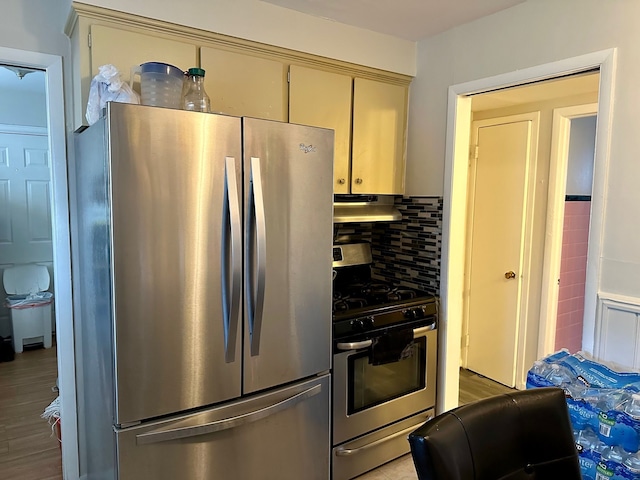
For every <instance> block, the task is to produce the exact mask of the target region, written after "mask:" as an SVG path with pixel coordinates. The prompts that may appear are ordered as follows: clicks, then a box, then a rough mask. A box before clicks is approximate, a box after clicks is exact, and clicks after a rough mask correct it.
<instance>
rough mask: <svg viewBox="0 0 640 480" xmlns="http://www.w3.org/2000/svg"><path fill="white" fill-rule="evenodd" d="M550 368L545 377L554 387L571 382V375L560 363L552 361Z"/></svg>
mask: <svg viewBox="0 0 640 480" xmlns="http://www.w3.org/2000/svg"><path fill="white" fill-rule="evenodd" d="M550 367H551V369H550V371H549V373H547V375H546V379H547V380H549V382H551V384H552V385H555V386H556V387H560V386H565V385H568V384H570V383H571V382H573V375H571V373H570V372H569V371H568V370H567V369H566V368H565V367H563V366H562V365H558V364H557V363H554V364H552V365H550Z"/></svg>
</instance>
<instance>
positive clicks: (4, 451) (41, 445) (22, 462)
mask: <svg viewBox="0 0 640 480" xmlns="http://www.w3.org/2000/svg"><path fill="white" fill-rule="evenodd" d="M56 362H57V360H56V348H55V344H54V345H53V347H52V348H47V349H44V348H38V349H32V350H25V351H24V352H23V353H16V356H15V360H14V361H12V362H3V363H0V478H2V479H3V480H62V457H61V453H60V447H59V445H58V440H57V439H56V438H55V437H54V436H52V432H51V427H50V426H49V424H48V423H47V421H46V420H44V419H43V418H41V417H40V415H41V414H42V412H44V409H45V408H46V407H47V406H48V405H49V404H50V403H51V402H52V401H53V400H54V399H55V398H56V396H57V393H56V392H54V391H53V390H52V389H51V388H52V387H53V386H55V384H56V378H57V376H58V374H57V364H56Z"/></svg>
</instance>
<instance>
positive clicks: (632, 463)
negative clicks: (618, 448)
mask: <svg viewBox="0 0 640 480" xmlns="http://www.w3.org/2000/svg"><path fill="white" fill-rule="evenodd" d="M622 465H623V467H624V471H625V473H626V475H624V476H625V477H626V478H630V479H638V478H640V458H638V456H637V455H629V456H628V457H627V459H626V460H625V461H624V463H623V464H622Z"/></svg>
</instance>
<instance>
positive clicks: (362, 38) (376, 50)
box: [67, 0, 416, 75]
mask: <svg viewBox="0 0 640 480" xmlns="http://www.w3.org/2000/svg"><path fill="white" fill-rule="evenodd" d="M67 3H69V2H68V0H67ZM82 3H86V4H90V5H96V6H99V7H104V8H111V9H114V10H120V11H123V12H128V13H133V14H136V15H142V16H144V17H150V18H156V19H159V20H165V21H168V22H173V23H177V24H181V25H186V26H190V27H195V28H200V29H203V30H208V31H212V32H216V33H221V34H225V35H231V36H234V37H240V38H245V39H248V40H253V41H256V42H261V43H266V44H270V45H276V46H279V47H285V48H290V49H293V50H299V51H302V52H307V53H313V54H315V55H322V56H324V57H329V58H335V59H338V60H344V61H347V62H353V63H357V64H360V65H366V66H369V67H375V68H380V69H383V70H389V71H392V72H397V73H403V74H407V75H415V65H416V56H415V52H416V50H415V49H416V44H415V43H414V42H410V41H408V40H402V39H399V38H395V37H391V36H389V35H383V34H379V33H375V32H372V31H369V30H364V29H361V28H356V27H351V26H348V25H344V24H340V23H337V22H334V21H332V20H328V19H323V18H318V17H312V16H310V15H305V14H302V13H300V12H296V11H294V10H289V9H286V8H283V7H278V6H275V5H271V4H269V3H265V2H262V1H259V0H190V1H188V2H176V1H173V0H138V1H136V2H132V1H130V0H86V1H83V2H82Z"/></svg>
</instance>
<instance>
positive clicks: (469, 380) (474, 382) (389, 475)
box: [357, 368, 514, 480]
mask: <svg viewBox="0 0 640 480" xmlns="http://www.w3.org/2000/svg"><path fill="white" fill-rule="evenodd" d="M513 391H514V389H513V388H509V387H505V386H504V385H502V384H500V383H497V382H494V381H493V380H489V379H488V378H486V377H483V376H482V375H478V374H477V373H474V372H472V371H470V370H465V369H463V368H461V369H460V394H459V397H458V399H459V400H458V402H459V405H465V404H467V403H470V402H473V401H476V400H480V399H482V398H487V397H491V396H493V395H499V394H501V393H507V392H513ZM417 478H418V476H417V475H416V470H415V467H414V466H413V459H412V458H411V455H410V454H409V455H404V456H403V457H400V458H398V459H396V460H394V461H392V462H389V463H387V464H385V465H382V466H380V467H378V468H376V469H375V470H371V471H370V472H367V473H365V474H364V475H361V476H359V477H358V478H357V480H417Z"/></svg>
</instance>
